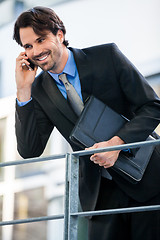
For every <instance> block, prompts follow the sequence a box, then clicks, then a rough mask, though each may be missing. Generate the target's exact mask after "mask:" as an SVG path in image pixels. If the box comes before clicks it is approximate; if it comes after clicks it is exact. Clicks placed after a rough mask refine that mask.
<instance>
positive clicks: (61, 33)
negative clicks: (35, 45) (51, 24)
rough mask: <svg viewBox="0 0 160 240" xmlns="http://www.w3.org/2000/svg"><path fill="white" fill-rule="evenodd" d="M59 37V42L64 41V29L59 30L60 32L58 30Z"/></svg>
mask: <svg viewBox="0 0 160 240" xmlns="http://www.w3.org/2000/svg"><path fill="white" fill-rule="evenodd" d="M57 39H58V41H59V43H63V41H64V35H63V32H62V30H58V32H57Z"/></svg>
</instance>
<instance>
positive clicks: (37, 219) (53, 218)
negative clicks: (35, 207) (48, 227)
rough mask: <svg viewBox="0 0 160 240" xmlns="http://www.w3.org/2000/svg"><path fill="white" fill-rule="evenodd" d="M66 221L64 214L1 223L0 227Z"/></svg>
mask: <svg viewBox="0 0 160 240" xmlns="http://www.w3.org/2000/svg"><path fill="white" fill-rule="evenodd" d="M57 219H64V214H60V215H53V216H44V217H35V218H27V219H18V220H12V221H3V222H0V226H6V225H15V224H24V223H32V222H42V221H50V220H57Z"/></svg>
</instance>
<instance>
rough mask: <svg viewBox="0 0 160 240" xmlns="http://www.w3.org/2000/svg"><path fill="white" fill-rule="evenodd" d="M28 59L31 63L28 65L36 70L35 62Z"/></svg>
mask: <svg viewBox="0 0 160 240" xmlns="http://www.w3.org/2000/svg"><path fill="white" fill-rule="evenodd" d="M27 61H28V62H29V63H30V65H29V66H27V67H28V68H32V69H33V70H34V68H35V64H34V63H33V62H32V61H31V60H30V59H29V58H28V59H27Z"/></svg>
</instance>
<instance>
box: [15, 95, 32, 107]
mask: <svg viewBox="0 0 160 240" xmlns="http://www.w3.org/2000/svg"><path fill="white" fill-rule="evenodd" d="M16 100H17V104H18V106H19V107H23V106H25V105H26V104H27V103H29V102H30V101H31V100H32V97H31V98H30V99H29V100H28V101H26V102H20V101H19V100H18V99H17V98H16Z"/></svg>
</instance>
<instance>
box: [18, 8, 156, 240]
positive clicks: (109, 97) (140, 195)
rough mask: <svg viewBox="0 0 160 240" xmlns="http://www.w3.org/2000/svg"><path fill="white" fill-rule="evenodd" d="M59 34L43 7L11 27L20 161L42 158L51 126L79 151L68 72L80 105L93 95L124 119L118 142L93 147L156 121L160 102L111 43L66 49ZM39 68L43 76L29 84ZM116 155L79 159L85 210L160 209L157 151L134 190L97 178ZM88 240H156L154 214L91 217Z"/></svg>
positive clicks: (124, 139)
mask: <svg viewBox="0 0 160 240" xmlns="http://www.w3.org/2000/svg"><path fill="white" fill-rule="evenodd" d="M65 33H66V29H65V27H64V25H63V23H62V21H61V20H60V19H59V17H58V16H57V15H56V14H55V13H54V11H52V10H51V9H49V8H44V7H35V8H32V9H30V10H28V11H26V12H24V13H22V14H21V15H20V16H19V18H18V19H17V21H16V23H15V28H14V39H15V40H16V41H17V43H18V44H20V45H21V46H23V47H24V52H22V53H20V54H19V56H18V57H17V59H16V83H17V102H16V136H17V143H18V151H19V153H20V154H21V156H22V157H24V158H28V157H37V156H40V155H41V154H42V152H43V150H44V148H45V146H46V143H47V141H48V139H49V136H50V134H51V132H52V131H53V128H54V126H55V127H57V129H58V130H59V131H60V133H61V134H62V135H63V136H64V137H65V139H66V140H67V141H68V142H69V143H70V145H71V146H72V148H73V150H81V149H80V148H79V147H78V146H76V145H75V144H73V143H72V142H71V141H70V139H69V135H70V133H71V131H72V129H73V127H74V126H75V123H76V121H77V119H78V116H77V115H76V113H75V112H74V110H73V108H72V107H71V105H70V103H69V102H68V101H67V100H66V99H67V93H66V90H65V87H64V85H63V83H62V81H60V80H59V76H60V75H61V74H62V73H65V74H67V78H68V80H69V81H70V82H71V83H72V84H73V86H74V87H75V89H76V91H77V92H78V94H79V96H80V98H81V99H82V100H83V103H84V105H85V103H86V101H87V99H88V97H89V96H91V95H94V96H95V97H97V98H98V99H100V100H101V101H103V102H104V103H106V104H107V105H109V106H110V107H111V108H113V109H114V110H115V111H116V112H118V113H120V114H123V115H124V116H125V117H127V118H128V119H130V122H128V123H127V124H126V125H125V126H124V127H123V128H122V129H121V130H120V131H119V132H118V133H117V134H116V136H114V137H113V138H111V139H110V140H109V141H105V142H100V143H96V144H95V145H94V146H93V147H92V148H98V147H107V146H114V145H119V144H124V143H131V142H137V141H143V140H145V139H146V138H147V137H148V136H149V135H150V134H151V133H152V132H153V130H154V129H155V128H156V126H157V125H158V124H159V121H160V99H159V98H158V96H157V95H156V94H155V92H154V91H153V89H152V88H151V87H150V86H149V85H148V83H147V82H146V80H145V79H144V77H143V76H142V75H141V74H140V73H139V72H138V70H137V69H136V68H135V67H134V66H133V65H132V64H131V63H130V62H129V60H128V59H127V58H126V57H125V56H124V55H123V54H122V53H121V52H120V50H119V49H118V48H117V46H116V45H115V44H106V45H101V46H95V47H91V48H86V49H75V48H67V46H68V42H67V41H66V40H65ZM29 59H30V60H31V61H32V62H33V63H34V64H35V68H34V70H31V69H30V67H29V65H30V63H29ZM27 66H28V67H27ZM37 67H40V68H41V69H42V70H43V71H42V73H41V74H40V75H39V76H38V77H36V78H35V76H36V71H37ZM29 70H30V71H29ZM119 152H120V151H112V152H106V153H97V154H94V155H92V156H91V157H90V158H89V157H88V156H86V157H83V158H81V159H80V186H79V195H80V201H81V205H82V208H83V210H94V209H96V210H98V209H111V208H120V207H131V206H141V205H153V204H159V203H160V186H159V182H160V174H159V171H160V161H159V159H160V148H159V147H156V148H155V150H154V152H153V154H152V158H151V160H150V162H149V165H148V167H147V169H146V172H145V174H144V177H143V179H142V180H141V181H140V182H139V183H137V184H131V183H129V182H127V181H125V180H124V179H122V178H121V177H119V176H118V175H117V174H116V173H114V172H112V171H110V174H111V176H110V175H109V176H107V177H103V176H102V169H103V168H105V169H106V168H108V169H109V168H110V167H111V166H113V165H114V163H115V162H116V160H117V158H118V155H119ZM89 239H90V240H97V239H101V240H115V239H117V240H121V239H123V240H129V239H133V240H141V239H145V240H153V239H154V240H158V239H160V214H159V211H157V212H145V213H132V214H118V215H107V216H97V217H92V218H91V219H89Z"/></svg>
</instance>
